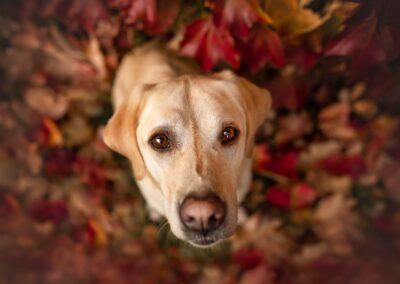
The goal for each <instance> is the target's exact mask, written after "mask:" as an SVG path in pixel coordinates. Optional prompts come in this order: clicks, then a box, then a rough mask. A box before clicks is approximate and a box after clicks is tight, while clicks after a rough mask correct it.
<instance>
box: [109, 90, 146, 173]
mask: <svg viewBox="0 0 400 284" xmlns="http://www.w3.org/2000/svg"><path fill="white" fill-rule="evenodd" d="M149 87H150V86H149V85H142V86H138V87H136V88H135V89H134V90H133V91H132V92H131V93H130V94H129V95H128V96H127V98H126V99H125V100H124V102H122V103H121V104H119V106H118V107H117V109H116V110H115V112H114V114H113V116H112V117H111V118H110V120H109V121H108V122H107V125H106V126H105V129H104V134H103V140H104V143H105V144H106V145H107V146H108V147H110V148H111V149H112V150H114V151H115V152H117V153H119V154H121V155H123V156H125V157H127V158H128V159H129V160H130V161H131V163H132V167H133V172H134V175H135V178H136V179H137V180H140V179H142V178H144V176H145V175H146V167H145V165H144V162H143V157H142V155H141V153H140V150H139V146H138V141H137V137H136V129H137V126H138V120H139V116H140V113H141V109H142V106H143V105H144V101H145V96H144V93H145V91H146V90H148V89H149Z"/></svg>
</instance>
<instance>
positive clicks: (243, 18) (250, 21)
mask: <svg viewBox="0 0 400 284" xmlns="http://www.w3.org/2000/svg"><path fill="white" fill-rule="evenodd" d="M221 2H224V3H221ZM256 5H258V3H257V1H252V0H250V1H249V0H226V1H216V6H217V9H216V11H215V13H214V16H215V17H216V18H217V22H219V24H220V25H223V26H227V27H229V28H230V30H231V31H232V33H233V34H234V35H235V36H237V37H238V39H240V40H243V39H247V38H248V36H249V34H250V29H251V27H252V26H253V25H254V23H256V22H265V19H263V18H262V17H260V15H259V13H258V12H257V10H256Z"/></svg>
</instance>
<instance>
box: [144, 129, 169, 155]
mask: <svg viewBox="0 0 400 284" xmlns="http://www.w3.org/2000/svg"><path fill="white" fill-rule="evenodd" d="M149 142H150V145H151V147H153V149H155V150H158V151H165V150H168V149H169V148H170V147H171V142H170V139H169V138H168V136H167V135H166V134H164V133H160V134H155V135H153V137H151V138H150V141H149Z"/></svg>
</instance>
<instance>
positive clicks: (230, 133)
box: [221, 126, 239, 145]
mask: <svg viewBox="0 0 400 284" xmlns="http://www.w3.org/2000/svg"><path fill="white" fill-rule="evenodd" d="M238 136H239V130H238V129H237V128H235V127H232V126H228V127H225V128H224V130H222V133H221V144H222V145H230V144H232V143H233V142H234V141H235V140H236V138H237V137H238Z"/></svg>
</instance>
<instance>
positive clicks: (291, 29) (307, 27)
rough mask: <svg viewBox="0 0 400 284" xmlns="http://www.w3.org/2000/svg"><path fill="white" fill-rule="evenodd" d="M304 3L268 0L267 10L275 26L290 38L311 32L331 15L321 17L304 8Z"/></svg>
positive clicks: (287, 0)
mask: <svg viewBox="0 0 400 284" xmlns="http://www.w3.org/2000/svg"><path fill="white" fill-rule="evenodd" d="M303 2H304V1H299V0H279V1H277V0H267V1H266V4H265V10H266V12H267V13H268V15H269V16H270V17H271V18H272V21H273V24H272V25H273V26H274V27H275V28H276V29H277V30H279V31H280V32H281V33H282V34H284V35H287V36H288V37H293V36H297V35H300V34H304V33H307V32H311V31H313V30H315V29H316V28H318V27H319V26H320V25H321V24H322V23H324V22H325V21H326V20H327V19H328V18H329V15H326V16H325V17H321V16H320V15H319V14H317V13H315V12H314V11H312V10H310V9H307V8H304V7H303V5H304V3H303Z"/></svg>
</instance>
